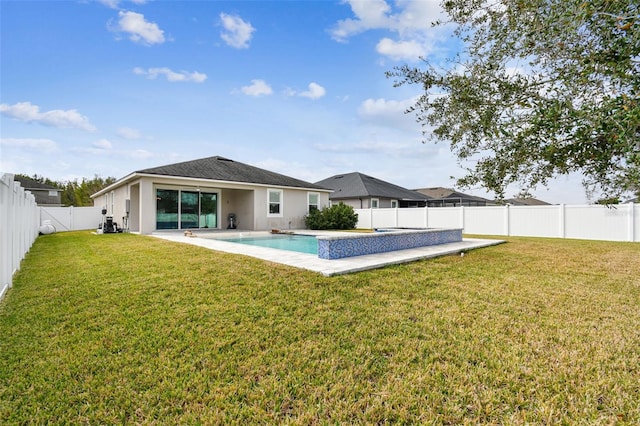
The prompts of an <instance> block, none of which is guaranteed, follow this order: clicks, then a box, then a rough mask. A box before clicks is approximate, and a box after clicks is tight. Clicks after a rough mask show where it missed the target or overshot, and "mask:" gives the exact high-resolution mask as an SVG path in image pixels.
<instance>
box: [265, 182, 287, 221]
mask: <svg viewBox="0 0 640 426" xmlns="http://www.w3.org/2000/svg"><path fill="white" fill-rule="evenodd" d="M272 193H277V194H278V202H277V203H275V202H271V194H272ZM272 204H277V205H278V212H277V213H271V205H272ZM283 212H284V190H282V189H276V188H268V189H267V217H283Z"/></svg>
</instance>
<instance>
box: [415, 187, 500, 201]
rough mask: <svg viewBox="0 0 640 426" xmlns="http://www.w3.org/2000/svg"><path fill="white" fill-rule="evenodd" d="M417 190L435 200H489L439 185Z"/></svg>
mask: <svg viewBox="0 0 640 426" xmlns="http://www.w3.org/2000/svg"><path fill="white" fill-rule="evenodd" d="M415 191H416V192H419V193H421V194H425V195H428V196H429V197H431V198H433V199H435V200H446V199H456V200H457V199H464V200H474V201H485V202H486V201H489V200H487V199H486V198H482V197H477V196H475V195H469V194H465V193H463V192H458V191H456V190H455V189H450V188H443V187H441V186H437V187H433V188H420V189H416V190H415Z"/></svg>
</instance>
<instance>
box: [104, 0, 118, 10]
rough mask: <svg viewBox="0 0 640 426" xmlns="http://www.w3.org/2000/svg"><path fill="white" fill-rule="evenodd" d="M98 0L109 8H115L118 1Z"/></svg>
mask: <svg viewBox="0 0 640 426" xmlns="http://www.w3.org/2000/svg"><path fill="white" fill-rule="evenodd" d="M99 1H100V3H102V4H104V5H105V6H107V7H110V8H111V9H117V8H118V5H119V3H120V0H99Z"/></svg>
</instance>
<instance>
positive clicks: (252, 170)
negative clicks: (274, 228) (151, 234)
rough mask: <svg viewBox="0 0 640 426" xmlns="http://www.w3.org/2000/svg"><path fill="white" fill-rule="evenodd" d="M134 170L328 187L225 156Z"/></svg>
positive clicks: (149, 172)
mask: <svg viewBox="0 0 640 426" xmlns="http://www.w3.org/2000/svg"><path fill="white" fill-rule="evenodd" d="M136 173H143V174H152V175H163V176H179V177H190V178H198V179H211V180H219V181H228V182H242V183H255V184H262V185H274V186H288V187H294V188H309V189H327V188H323V187H321V186H318V185H314V184H312V183H309V182H305V181H303V180H300V179H295V178H292V177H289V176H285V175H281V174H279V173H275V172H270V171H268V170H264V169H260V168H258V167H254V166H250V165H248V164H244V163H240V162H238V161H234V160H230V159H228V158H224V157H219V156H215V157H208V158H200V159H198V160H191V161H184V162H182V163H175V164H168V165H166V166H160V167H151V168H149V169H143V170H138V171H137V172H136Z"/></svg>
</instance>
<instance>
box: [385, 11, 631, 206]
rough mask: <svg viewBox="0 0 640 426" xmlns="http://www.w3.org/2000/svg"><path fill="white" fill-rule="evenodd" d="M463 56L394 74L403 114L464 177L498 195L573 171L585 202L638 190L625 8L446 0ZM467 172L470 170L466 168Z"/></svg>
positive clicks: (463, 181) (467, 182)
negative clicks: (444, 150) (404, 99)
mask: <svg viewBox="0 0 640 426" xmlns="http://www.w3.org/2000/svg"><path fill="white" fill-rule="evenodd" d="M443 7H444V9H445V11H446V13H447V14H448V16H449V19H448V20H447V21H446V22H438V23H436V25H440V26H444V25H447V24H453V26H454V27H455V28H456V30H455V34H456V35H457V36H459V37H460V39H461V40H462V42H463V44H464V48H463V50H462V52H461V53H460V54H458V55H457V56H456V57H455V58H452V59H450V61H449V62H448V63H447V64H446V65H444V66H443V65H442V64H436V63H433V62H428V61H425V67H424V69H420V68H414V67H409V66H403V67H398V68H396V69H395V71H393V72H389V73H387V75H388V76H390V77H396V78H397V80H396V85H402V84H420V85H421V86H422V87H423V88H424V89H425V93H424V95H423V96H422V97H420V98H419V100H418V101H417V103H416V104H415V106H414V107H413V108H411V111H413V112H415V113H416V114H417V120H418V122H420V123H422V125H423V129H425V130H424V133H425V134H427V133H430V132H432V133H431V135H430V136H431V137H432V138H433V139H434V140H436V141H438V140H440V141H446V142H449V143H450V144H451V149H452V151H453V152H454V153H455V154H456V156H457V157H458V158H459V160H460V162H461V164H462V165H463V166H467V175H466V176H464V177H463V178H461V179H459V181H458V184H459V185H461V186H467V187H468V186H472V185H481V186H483V187H485V188H486V189H488V190H490V191H493V192H495V193H496V194H497V196H498V198H502V197H504V191H505V188H506V187H507V186H508V185H510V184H517V185H519V186H520V188H521V189H522V190H524V192H527V191H529V190H530V189H532V188H535V187H536V186H537V185H544V184H546V183H547V182H548V180H549V179H551V178H553V177H555V176H558V175H565V174H568V173H573V172H576V173H581V174H582V175H583V177H584V181H583V183H584V186H585V188H586V190H587V193H588V194H592V195H595V194H597V193H600V194H601V197H602V198H623V197H621V196H623V195H624V194H630V193H633V192H635V191H637V190H638V189H640V15H639V8H638V3H637V1H635V0H594V1H583V0H564V1H553V0H535V1H522V0H504V1H501V2H493V1H488V0H485V1H482V0H480V1H477V0H448V1H445V2H443ZM469 164H471V165H472V166H468V165H469Z"/></svg>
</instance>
